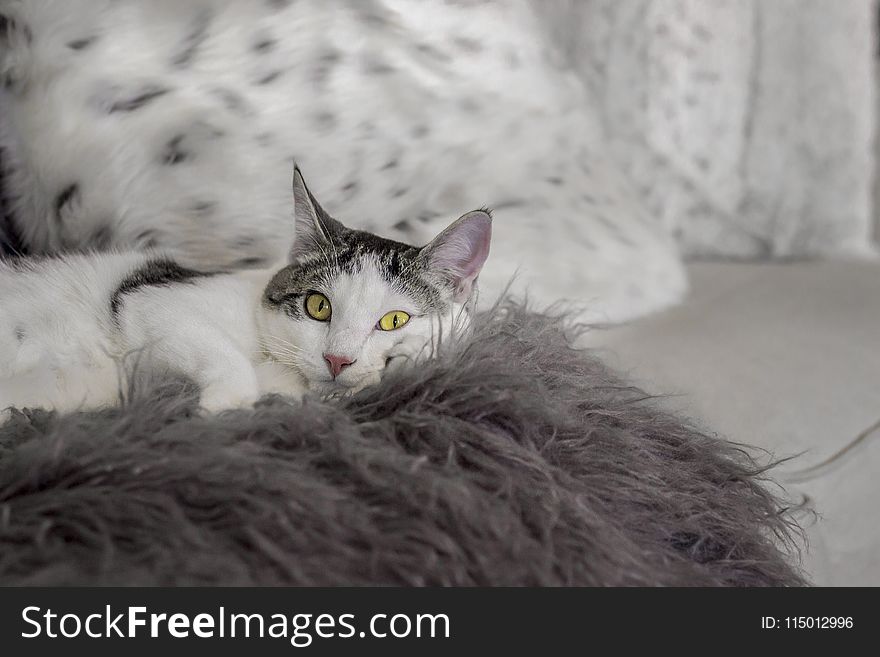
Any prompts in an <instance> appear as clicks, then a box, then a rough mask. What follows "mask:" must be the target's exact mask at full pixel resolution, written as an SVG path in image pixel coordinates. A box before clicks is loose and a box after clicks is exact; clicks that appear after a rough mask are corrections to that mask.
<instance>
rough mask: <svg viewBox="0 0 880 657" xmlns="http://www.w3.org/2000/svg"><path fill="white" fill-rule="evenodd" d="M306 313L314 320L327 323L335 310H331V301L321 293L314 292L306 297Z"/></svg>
mask: <svg viewBox="0 0 880 657" xmlns="http://www.w3.org/2000/svg"><path fill="white" fill-rule="evenodd" d="M306 312H307V313H308V314H309V317H311V318H312V319H317V320H318V321H319V322H326V321H327V320H328V319H330V315H331V314H332V313H333V310H332V309H331V308H330V299H328V298H327V297H325V296H324V295H323V294H321V293H320V292H312V293H311V294H310V295H309V296H307V297H306Z"/></svg>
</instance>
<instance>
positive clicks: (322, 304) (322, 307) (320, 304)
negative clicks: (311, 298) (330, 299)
mask: <svg viewBox="0 0 880 657" xmlns="http://www.w3.org/2000/svg"><path fill="white" fill-rule="evenodd" d="M322 310H324V300H323V299H321V301H320V302H319V303H318V312H321V311H322Z"/></svg>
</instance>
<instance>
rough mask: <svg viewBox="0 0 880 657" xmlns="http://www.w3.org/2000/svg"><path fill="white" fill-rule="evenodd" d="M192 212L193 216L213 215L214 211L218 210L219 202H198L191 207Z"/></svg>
mask: <svg viewBox="0 0 880 657" xmlns="http://www.w3.org/2000/svg"><path fill="white" fill-rule="evenodd" d="M190 210H191V212H192V213H193V214H196V215H199V216H202V217H206V216H208V215H209V214H213V213H214V211H216V210H217V202H216V201H196V202H195V203H193V204H192V205H191V206H190Z"/></svg>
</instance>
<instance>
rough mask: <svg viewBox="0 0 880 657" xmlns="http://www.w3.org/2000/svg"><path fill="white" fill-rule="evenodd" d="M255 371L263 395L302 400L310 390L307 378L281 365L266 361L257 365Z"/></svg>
mask: <svg viewBox="0 0 880 657" xmlns="http://www.w3.org/2000/svg"><path fill="white" fill-rule="evenodd" d="M254 369H255V370H256V373H257V385H258V387H259V390H260V394H261V395H268V394H276V395H284V396H285V397H293V398H294V399H300V398H301V397H302V396H303V395H304V394H305V393H306V391H307V390H308V383H307V382H306V379H305V377H303V376H302V375H301V374H300V373H299V372H297V371H295V370H294V369H293V368H291V367H288V366H286V365H282V364H281V363H278V362H275V361H265V362H262V363H259V364H257V365H256V366H255V368H254Z"/></svg>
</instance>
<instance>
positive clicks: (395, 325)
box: [391, 314, 397, 328]
mask: <svg viewBox="0 0 880 657" xmlns="http://www.w3.org/2000/svg"><path fill="white" fill-rule="evenodd" d="M391 324H392V325H393V326H394V328H397V315H396V314H395V315H394V319H392V320H391Z"/></svg>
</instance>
